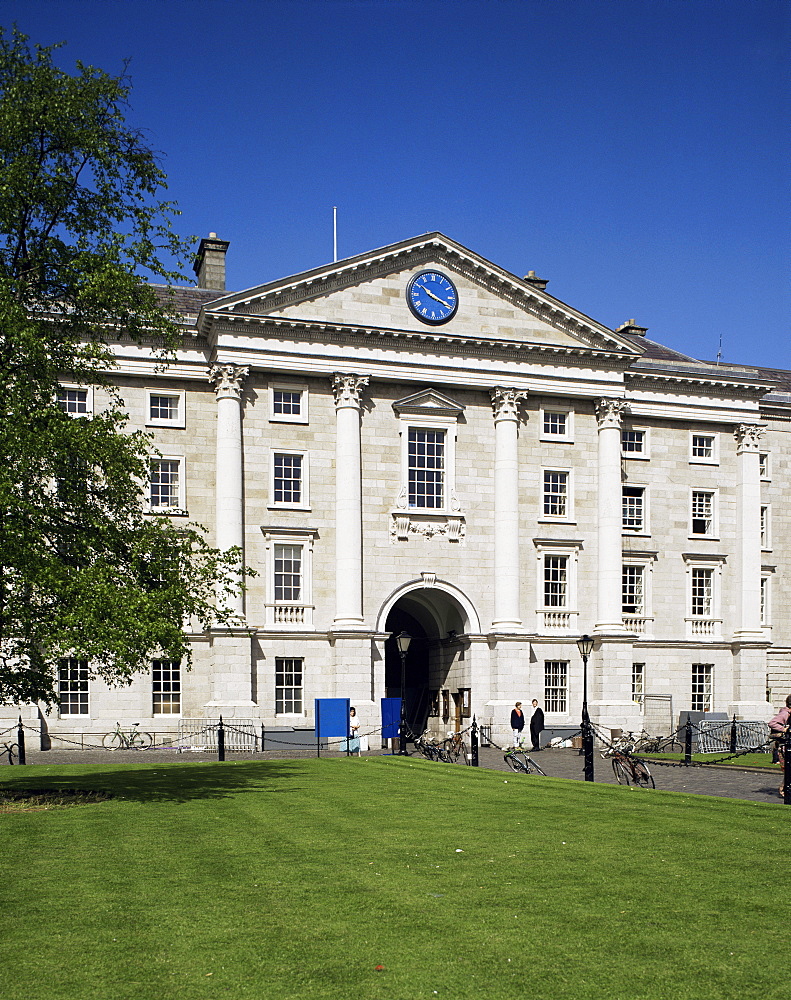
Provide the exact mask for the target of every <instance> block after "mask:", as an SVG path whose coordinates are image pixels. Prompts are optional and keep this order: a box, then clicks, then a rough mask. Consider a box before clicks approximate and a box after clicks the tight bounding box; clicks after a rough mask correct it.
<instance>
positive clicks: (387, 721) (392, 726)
mask: <svg viewBox="0 0 791 1000" xmlns="http://www.w3.org/2000/svg"><path fill="white" fill-rule="evenodd" d="M400 725H401V699H400V698H382V739H385V740H397V739H398V729H399V726H400Z"/></svg>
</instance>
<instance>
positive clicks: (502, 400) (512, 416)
mask: <svg viewBox="0 0 791 1000" xmlns="http://www.w3.org/2000/svg"><path fill="white" fill-rule="evenodd" d="M490 395H491V397H492V409H493V410H494V422H495V423H497V422H498V420H519V400H520V399H527V397H528V395H529V393H528V392H527V390H526V389H506V388H504V387H503V386H501V385H498V386H495V388H494V389H492V390H491V393H490Z"/></svg>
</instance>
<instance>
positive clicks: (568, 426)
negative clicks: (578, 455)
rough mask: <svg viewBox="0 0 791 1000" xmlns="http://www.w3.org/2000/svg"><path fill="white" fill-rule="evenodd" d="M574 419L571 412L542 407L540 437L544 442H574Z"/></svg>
mask: <svg viewBox="0 0 791 1000" xmlns="http://www.w3.org/2000/svg"><path fill="white" fill-rule="evenodd" d="M573 417H574V414H573V413H572V412H571V411H569V410H561V409H553V408H549V407H542V409H541V425H540V426H541V433H540V435H539V437H540V438H541V440H542V441H566V442H571V441H573Z"/></svg>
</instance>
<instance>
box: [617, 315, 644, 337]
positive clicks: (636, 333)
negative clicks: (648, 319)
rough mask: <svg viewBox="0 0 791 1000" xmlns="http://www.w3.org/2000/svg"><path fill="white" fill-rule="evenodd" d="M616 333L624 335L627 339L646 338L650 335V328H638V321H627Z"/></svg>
mask: <svg viewBox="0 0 791 1000" xmlns="http://www.w3.org/2000/svg"><path fill="white" fill-rule="evenodd" d="M615 332H616V333H622V334H624V336H626V337H644V336H645V335H646V334H647V333H648V327H647V326H638V325H637V321H636V320H633V319H627V321H626V322H625V323H621V325H620V326H619V327H618V329H617V330H616V331H615Z"/></svg>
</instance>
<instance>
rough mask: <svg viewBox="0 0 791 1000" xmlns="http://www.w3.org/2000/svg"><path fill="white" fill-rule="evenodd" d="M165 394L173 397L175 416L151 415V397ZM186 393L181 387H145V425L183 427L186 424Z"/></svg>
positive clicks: (169, 397) (167, 396)
mask: <svg viewBox="0 0 791 1000" xmlns="http://www.w3.org/2000/svg"><path fill="white" fill-rule="evenodd" d="M153 396H165V397H166V398H168V399H175V400H176V401H177V402H176V416H175V417H153V416H152V415H151V398H152V397H153ZM185 409H186V393H185V391H184V390H183V389H146V427H185V426H186V413H185Z"/></svg>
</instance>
